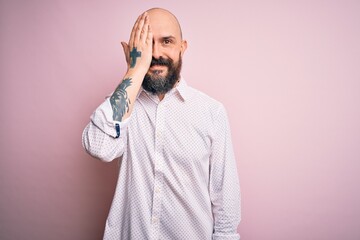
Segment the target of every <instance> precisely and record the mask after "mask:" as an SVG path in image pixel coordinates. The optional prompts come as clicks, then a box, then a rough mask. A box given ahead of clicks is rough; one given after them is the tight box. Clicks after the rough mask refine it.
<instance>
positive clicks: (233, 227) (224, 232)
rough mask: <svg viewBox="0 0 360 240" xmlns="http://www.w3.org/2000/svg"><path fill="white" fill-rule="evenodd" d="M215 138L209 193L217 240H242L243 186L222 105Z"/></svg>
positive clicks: (217, 117)
mask: <svg viewBox="0 0 360 240" xmlns="http://www.w3.org/2000/svg"><path fill="white" fill-rule="evenodd" d="M214 121H215V123H214V138H213V142H212V153H211V156H210V184H209V192H210V198H211V202H212V211H213V216H214V233H213V239H214V240H215V239H216V240H219V239H231V240H235V239H240V235H239V234H238V233H237V227H238V225H239V223H240V219H241V209H240V202H241V200H240V199H241V197H240V185H239V178H238V173H237V166H236V161H235V157H234V152H233V147H232V142H231V134H230V127H229V122H228V118H227V114H226V111H225V108H224V107H223V106H222V107H221V108H220V109H219V111H218V114H217V116H216V117H215V118H214Z"/></svg>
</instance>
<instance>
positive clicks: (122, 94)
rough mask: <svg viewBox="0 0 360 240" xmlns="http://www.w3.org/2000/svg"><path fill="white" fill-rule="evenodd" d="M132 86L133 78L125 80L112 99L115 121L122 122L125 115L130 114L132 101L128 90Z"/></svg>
mask: <svg viewBox="0 0 360 240" xmlns="http://www.w3.org/2000/svg"><path fill="white" fill-rule="evenodd" d="M129 86H131V78H125V79H124V80H123V81H122V82H121V83H120V84H119V86H118V87H117V88H116V89H115V91H114V93H113V94H112V95H111V97H110V104H111V107H112V110H113V120H115V121H119V122H121V120H122V118H123V116H124V115H125V113H127V112H129V104H130V99H129V98H128V94H127V92H126V88H127V87H129Z"/></svg>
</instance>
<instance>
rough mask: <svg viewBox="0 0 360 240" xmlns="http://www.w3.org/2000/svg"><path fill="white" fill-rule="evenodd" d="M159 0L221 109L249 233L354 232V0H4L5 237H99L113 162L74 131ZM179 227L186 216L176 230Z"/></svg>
mask: <svg viewBox="0 0 360 240" xmlns="http://www.w3.org/2000/svg"><path fill="white" fill-rule="evenodd" d="M151 7H164V8H167V9H169V10H170V11H172V12H173V13H174V14H175V15H176V16H177V17H178V19H179V21H180V23H181V25H182V28H183V33H184V38H185V39H187V40H188V50H187V52H186V53H185V56H184V59H183V76H184V78H185V79H186V81H187V82H188V84H189V85H192V86H193V87H195V88H197V89H199V90H201V91H203V92H205V93H206V94H208V95H210V96H212V97H213V98H215V99H217V100H219V101H221V102H222V103H223V104H224V105H225V107H226V109H227V111H228V115H229V119H230V124H231V129H232V139H233V144H234V148H235V154H236V158H237V163H238V171H239V175H240V176H239V177H240V181H241V189H242V221H241V224H240V226H239V229H238V230H239V232H240V234H241V236H242V239H245V240H262V239H268V240H288V239H292V240H297V239H298V240H307V239H315V240H331V239H344V240H356V239H360V204H359V203H360V187H359V182H360V177H359V170H360V45H359V43H360V1H346V0H345V1H340V0H339V1H315V0H314V1H265V0H264V1H241V0H240V1H230V0H223V1H205V0H199V1H188V0H186V1H185V0H184V1H170V0H167V1H165V0H164V1H149V0H143V1H141V0H133V1H120V0H118V1H115V0H108V1H102V0H83V1H81V0H68V1H65V0H51V1H46V0H43V1H41V0H29V1H25V0H23V1H21V0H12V1H11V0H8V1H5V0H1V1H0V78H1V82H0V114H1V115H0V123H1V124H0V154H1V155H0V158H1V161H0V239H2V240H12V239H52V240H58V239H61V240H63V239H76V240H79V239H84V240H95V239H101V237H102V234H103V229H104V224H105V219H106V216H107V214H108V211H109V207H110V204H111V200H112V197H113V193H114V187H115V184H116V179H117V169H118V163H117V162H113V163H109V164H106V163H102V162H100V161H98V160H96V159H93V158H91V157H90V156H88V155H87V154H86V153H85V152H84V150H83V149H82V146H81V134H82V130H83V128H84V127H85V125H86V124H87V123H88V121H89V116H90V115H91V113H92V111H93V110H94V109H95V108H96V107H97V106H98V105H99V104H100V103H101V102H102V101H103V99H104V97H105V96H106V95H107V94H109V93H110V92H111V91H113V90H114V88H115V87H116V86H117V84H118V83H119V81H120V80H121V79H122V77H123V74H124V72H125V70H126V69H125V58H124V54H123V51H122V47H121V45H120V42H121V41H127V40H128V39H129V34H130V30H131V28H132V26H133V23H134V21H135V19H136V18H137V16H138V15H139V14H140V13H142V12H143V11H145V10H146V9H148V8H151ZM184 230H186V229H184Z"/></svg>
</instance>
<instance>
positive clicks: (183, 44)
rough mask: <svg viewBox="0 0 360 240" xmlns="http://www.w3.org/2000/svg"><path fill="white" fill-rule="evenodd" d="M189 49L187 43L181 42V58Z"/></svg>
mask: <svg viewBox="0 0 360 240" xmlns="http://www.w3.org/2000/svg"><path fill="white" fill-rule="evenodd" d="M186 49H187V41H186V40H182V41H181V57H182V56H183V55H184V52H185V50H186Z"/></svg>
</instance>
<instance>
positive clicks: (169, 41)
mask: <svg viewBox="0 0 360 240" xmlns="http://www.w3.org/2000/svg"><path fill="white" fill-rule="evenodd" d="M170 43H172V41H171V40H170V39H164V44H165V45H168V44H170Z"/></svg>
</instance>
